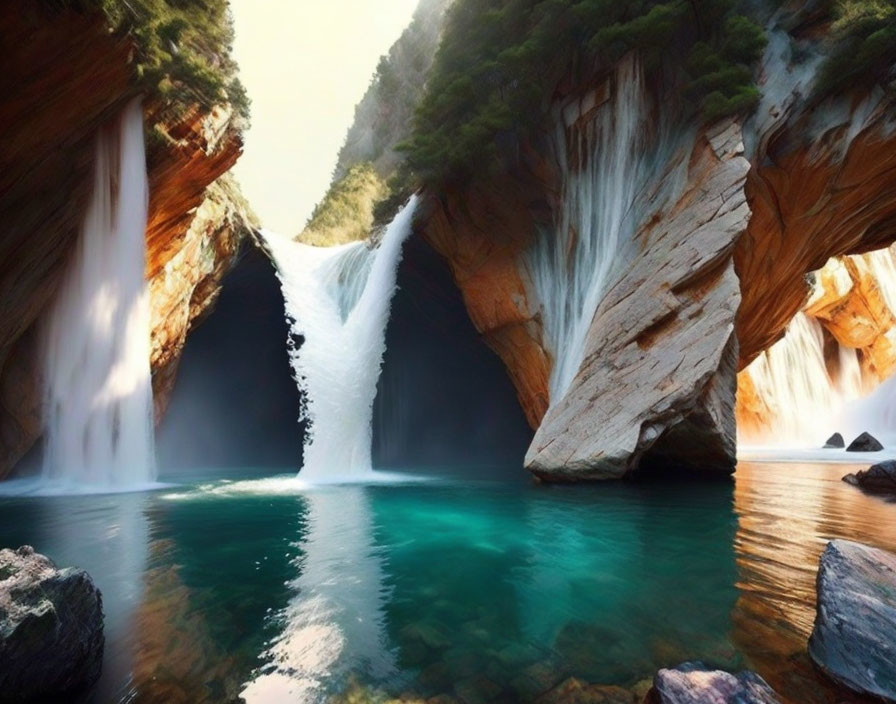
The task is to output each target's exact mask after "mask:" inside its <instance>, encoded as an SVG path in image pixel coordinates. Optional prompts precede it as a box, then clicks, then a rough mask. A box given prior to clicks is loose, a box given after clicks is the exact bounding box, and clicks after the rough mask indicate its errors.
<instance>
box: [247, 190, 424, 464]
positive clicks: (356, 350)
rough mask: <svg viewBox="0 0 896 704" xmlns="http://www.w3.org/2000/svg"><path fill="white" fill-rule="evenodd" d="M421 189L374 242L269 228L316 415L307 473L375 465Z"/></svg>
mask: <svg viewBox="0 0 896 704" xmlns="http://www.w3.org/2000/svg"><path fill="white" fill-rule="evenodd" d="M415 204H416V197H414V198H412V199H411V201H410V202H409V203H408V205H406V206H405V207H404V209H402V210H401V211H400V212H399V213H398V215H396V216H395V219H394V220H393V221H392V223H391V224H390V225H389V226H388V227H387V228H386V230H385V232H384V233H383V235H382V238H381V239H380V240H379V242H378V243H377V244H376V245H375V246H372V247H371V246H370V244H369V243H368V242H353V243H351V244H347V245H343V246H340V247H329V248H322V247H312V246H309V245H305V244H301V243H298V242H294V241H292V240H290V239H288V238H285V237H282V236H280V235H276V234H274V233H269V232H266V233H264V238H265V241H266V243H267V245H268V247H269V248H270V250H271V252H272V254H273V257H274V260H275V262H276V265H277V270H278V275H279V277H280V280H281V283H282V287H283V297H284V300H285V302H286V312H287V316H288V317H289V318H290V319H291V325H292V333H293V335H295V337H296V338H302V341H301V343H300V344H297V345H296V346H295V347H294V348H293V349H292V350H291V357H292V365H293V370H294V373H295V378H296V380H297V383H298V384H299V387H300V389H301V391H303V392H304V404H305V407H304V409H303V412H302V413H303V416H304V418H305V419H306V420H307V421H308V422H309V429H308V431H307V432H308V435H307V438H306V442H305V450H304V466H303V468H302V472H301V476H302V479H310V480H313V481H318V482H319V481H321V480H323V481H328V480H333V479H334V478H336V479H362V478H364V477H365V476H368V475H369V474H370V471H371V459H370V454H371V418H372V413H373V401H374V397H375V396H376V383H377V379H378V378H379V374H380V366H381V364H382V359H383V352H384V350H385V330H386V324H387V323H388V320H389V307H390V304H391V300H392V294H393V292H394V290H395V275H396V269H397V266H398V261H399V259H400V258H401V247H402V244H403V242H404V240H405V238H406V237H407V236H408V235H409V234H410V231H411V226H412V221H413V217H414V210H415Z"/></svg>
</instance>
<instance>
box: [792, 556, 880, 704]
mask: <svg viewBox="0 0 896 704" xmlns="http://www.w3.org/2000/svg"><path fill="white" fill-rule="evenodd" d="M817 589H818V607H817V613H816V616H815V628H814V629H813V631H812V636H811V638H810V639H809V655H810V656H811V658H812V661H813V662H814V663H815V664H816V665H818V667H819V668H821V669H822V670H823V671H824V672H825V673H826V674H827V675H828V676H829V677H831V678H832V679H834V680H836V681H837V682H839V683H840V684H842V685H844V686H846V687H848V688H849V689H851V690H853V691H856V692H862V693H867V694H871V695H875V696H878V697H882V698H884V699H886V700H887V701H892V702H896V555H894V554H893V553H890V552H886V551H885V550H878V549H877V548H872V547H869V546H867V545H862V544H860V543H854V542H851V541H848V540H834V541H832V542H830V543H828V546H827V548H826V549H825V551H824V554H822V556H821V564H820V567H819V570H818V582H817Z"/></svg>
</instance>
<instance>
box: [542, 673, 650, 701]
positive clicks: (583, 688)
mask: <svg viewBox="0 0 896 704" xmlns="http://www.w3.org/2000/svg"><path fill="white" fill-rule="evenodd" d="M636 700H637V698H636V696H635V694H634V692H632V691H630V690H628V689H623V688H622V687H615V686H607V685H598V684H588V683H587V682H583V681H582V680H579V679H576V678H575V677H570V678H569V679H567V680H564V681H563V682H561V683H560V684H559V685H557V686H556V687H554V689H552V690H551V691H550V692H547V693H546V694H543V695H542V696H540V697H539V698H538V699H536V700H535V702H536V704H634V702H635V701H636Z"/></svg>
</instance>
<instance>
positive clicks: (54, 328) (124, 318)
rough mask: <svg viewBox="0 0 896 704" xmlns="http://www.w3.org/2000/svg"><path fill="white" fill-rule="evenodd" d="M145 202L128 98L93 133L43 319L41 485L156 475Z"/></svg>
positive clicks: (141, 481)
mask: <svg viewBox="0 0 896 704" xmlns="http://www.w3.org/2000/svg"><path fill="white" fill-rule="evenodd" d="M147 200H148V185H147V175H146V156H145V150H144V143H143V110H142V108H141V104H140V101H139V100H134V101H133V102H131V103H130V104H129V105H128V106H127V108H126V109H125V110H124V112H123V114H122V116H121V118H120V121H119V123H118V125H117V129H113V128H102V129H101V130H100V132H99V135H98V136H97V143H96V164H95V166H94V184H93V192H92V195H91V199H90V202H89V204H88V207H87V211H86V213H85V216H84V222H83V225H82V228H81V232H80V235H79V238H78V242H77V245H76V250H75V252H74V256H73V258H72V261H71V263H70V265H69V268H68V270H67V272H66V275H65V277H64V280H63V282H62V285H61V287H60V290H59V292H58V294H57V296H56V299H55V302H54V303H53V305H52V308H51V310H50V313H49V316H48V318H47V319H46V324H45V326H44V327H45V329H44V331H43V332H44V340H43V342H44V351H45V356H44V384H45V402H46V406H45V419H46V450H45V455H44V466H43V474H42V476H43V480H44V481H45V482H50V483H55V484H62V485H70V486H72V487H73V488H75V489H76V490H77V488H78V487H82V488H83V487H84V486H90V487H93V488H95V489H96V490H103V489H118V490H120V489H121V488H125V487H131V488H138V487H142V486H145V485H147V484H150V483H151V482H152V481H153V480H154V478H155V461H154V456H153V405H152V383H151V371H150V304H149V290H148V287H147V284H146V279H145V267H146V217H147Z"/></svg>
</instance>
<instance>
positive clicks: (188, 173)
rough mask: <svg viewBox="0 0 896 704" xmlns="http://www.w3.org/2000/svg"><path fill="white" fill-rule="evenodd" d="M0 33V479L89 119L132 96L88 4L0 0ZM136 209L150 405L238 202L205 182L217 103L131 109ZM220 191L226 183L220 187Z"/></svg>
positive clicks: (210, 284) (241, 217)
mask: <svg viewBox="0 0 896 704" xmlns="http://www.w3.org/2000/svg"><path fill="white" fill-rule="evenodd" d="M0 32H2V34H3V36H9V37H28V40H27V41H21V42H16V43H12V44H10V45H9V49H10V51H8V52H7V53H6V55H5V56H4V60H5V64H4V69H5V70H4V77H3V81H4V82H5V83H4V86H5V90H4V96H5V98H4V100H3V104H2V106H0V126H2V128H3V130H4V134H5V140H6V143H7V144H8V145H11V148H10V149H7V150H4V151H3V154H2V156H0V194H2V195H0V215H2V217H3V221H4V224H5V225H4V236H3V238H0V296H2V299H3V301H4V306H3V309H2V311H0V478H2V477H4V476H6V475H7V474H8V473H9V471H10V470H11V469H12V467H13V466H15V464H16V462H17V461H18V460H19V459H20V458H21V457H22V456H23V455H24V453H25V452H27V450H28V449H29V448H30V447H31V446H32V445H33V444H34V442H35V440H36V439H37V438H38V437H39V435H40V433H41V427H42V418H41V391H40V387H41V380H40V379H39V368H40V364H39V362H40V345H39V341H38V325H37V322H38V320H39V319H40V317H41V315H42V314H43V313H44V311H46V310H47V306H48V304H49V303H50V301H51V300H52V298H53V296H54V295H55V293H56V291H57V290H58V288H59V285H60V281H61V278H62V274H63V272H64V270H65V266H66V264H67V262H68V261H69V259H70V255H71V253H72V251H73V247H74V244H75V241H76V238H77V235H78V230H79V227H80V224H81V218H82V216H83V209H84V206H85V203H86V200H87V198H88V196H89V195H90V194H89V189H90V186H91V184H92V183H93V179H92V169H93V146H94V138H95V134H96V131H97V130H98V129H99V128H100V127H101V126H102V125H104V124H106V123H107V122H108V121H110V120H113V119H115V117H116V116H117V115H118V114H119V113H120V112H121V110H122V108H123V107H124V105H125V104H126V103H127V102H128V101H129V100H130V99H131V98H133V96H134V95H135V92H136V89H135V87H134V86H133V85H132V83H131V71H132V69H131V66H130V63H129V62H130V60H131V54H132V48H131V47H130V46H129V44H128V43H127V42H126V41H124V40H122V39H121V38H119V37H116V36H115V35H112V34H109V32H108V31H107V29H106V25H105V21H104V18H103V17H102V16H101V15H91V14H83V13H78V12H73V11H62V10H52V9H47V7H46V6H37V5H36V6H35V7H34V9H33V10H30V11H28V12H22V11H20V8H19V7H18V5H16V4H15V3H12V4H5V5H3V7H2V8H0ZM145 117H146V123H147V132H148V133H150V134H151V136H150V137H149V138H148V140H147V142H148V144H147V162H148V163H147V166H148V169H149V182H150V209H149V222H148V226H147V272H146V273H147V278H148V279H149V280H150V286H151V292H152V295H151V304H152V308H153V311H152V314H153V321H154V336H153V352H152V359H153V371H154V375H155V376H154V390H155V393H156V408H157V412H160V411H161V410H163V408H164V405H165V400H166V399H167V397H168V394H169V393H170V390H171V385H172V383H173V380H174V373H175V371H176V363H177V358H178V355H179V353H180V349H181V348H182V346H183V341H184V338H185V336H186V334H187V332H188V331H189V328H190V325H191V324H192V323H193V322H195V321H196V320H198V319H199V318H200V317H201V315H202V314H203V312H204V311H206V310H207V309H208V308H209V306H210V305H211V304H213V302H214V298H215V294H216V292H217V289H218V288H219V285H220V279H221V276H222V275H223V273H225V272H226V271H227V270H228V268H229V266H230V265H231V263H232V259H233V254H234V252H235V251H236V245H237V243H238V240H239V238H240V237H241V236H242V235H243V233H244V231H245V229H246V222H247V217H248V216H247V214H246V211H245V208H244V206H243V205H242V203H241V201H240V199H239V198H237V197H235V194H236V190H235V189H234V188H233V186H232V184H228V183H227V182H226V181H221V182H219V183H217V184H216V185H215V186H214V187H212V188H211V189H209V186H210V184H212V183H214V182H215V181H216V180H217V179H219V177H221V176H222V174H224V173H225V172H226V171H227V170H228V169H229V168H230V167H231V166H232V165H233V164H234V163H235V161H236V159H237V158H238V156H239V154H240V152H241V148H242V144H241V138H240V134H239V131H238V129H237V127H236V126H235V125H234V123H233V120H232V119H231V115H230V113H229V112H228V111H227V110H226V109H224V108H221V109H217V110H215V111H213V112H211V113H208V114H206V113H203V112H201V111H198V110H196V111H193V112H191V113H189V114H187V115H181V116H176V117H175V116H174V115H171V114H168V113H167V112H166V110H164V109H162V108H161V107H160V106H155V105H152V104H148V105H147V106H146V108H145ZM231 196H234V197H233V198H232V197H231Z"/></svg>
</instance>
